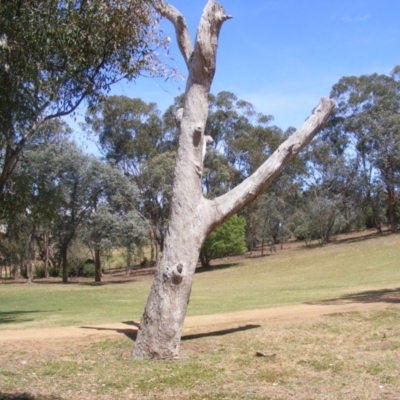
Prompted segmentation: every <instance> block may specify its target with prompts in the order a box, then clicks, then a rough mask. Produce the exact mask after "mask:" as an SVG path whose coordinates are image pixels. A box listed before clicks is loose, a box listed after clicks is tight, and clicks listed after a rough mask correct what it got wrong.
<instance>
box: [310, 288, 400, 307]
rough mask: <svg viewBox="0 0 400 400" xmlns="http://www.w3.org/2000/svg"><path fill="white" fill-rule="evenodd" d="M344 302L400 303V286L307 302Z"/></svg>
mask: <svg viewBox="0 0 400 400" xmlns="http://www.w3.org/2000/svg"><path fill="white" fill-rule="evenodd" d="M341 303H342V304H343V303H347V304H348V303H389V304H400V288H396V289H380V290H367V291H364V292H358V293H351V294H347V295H344V296H341V297H338V298H336V299H328V300H321V301H314V302H307V303H306V304H314V305H315V304H321V305H326V304H328V305H329V304H332V305H335V304H341Z"/></svg>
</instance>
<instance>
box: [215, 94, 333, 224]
mask: <svg viewBox="0 0 400 400" xmlns="http://www.w3.org/2000/svg"><path fill="white" fill-rule="evenodd" d="M334 106H335V102H334V101H333V100H331V99H328V98H322V99H321V102H320V104H319V105H318V106H317V107H316V108H315V110H314V112H313V114H312V115H311V116H310V117H309V118H308V119H307V121H306V122H304V124H303V125H302V126H301V128H300V129H298V130H297V131H296V132H295V133H294V134H293V135H292V136H290V137H289V138H288V139H287V140H286V141H285V142H283V143H282V144H281V145H280V146H279V147H278V149H276V151H275V152H274V153H273V154H272V155H271V157H269V158H268V160H266V161H265V162H264V163H263V164H262V165H261V166H260V167H259V168H258V169H257V170H256V171H255V172H254V173H253V174H252V175H251V176H249V177H248V178H247V179H245V180H244V181H243V182H242V183H241V184H240V185H238V186H236V187H235V188H234V189H232V190H231V191H230V192H228V193H226V194H224V195H222V196H220V197H218V198H216V199H214V200H212V201H210V202H209V205H210V206H211V209H212V210H213V212H212V213H211V214H212V216H211V218H212V219H213V220H212V222H211V223H210V229H212V228H213V227H214V226H217V225H218V224H219V223H221V221H223V220H225V219H226V218H228V217H229V216H231V215H233V214H234V213H236V212H237V211H239V210H240V209H241V208H243V207H244V206H245V205H246V204H248V203H250V202H251V201H253V200H254V199H255V198H256V197H257V196H259V195H260V194H261V193H262V192H263V191H264V190H265V189H266V188H267V187H268V186H269V185H270V184H271V183H272V181H273V180H274V179H275V178H276V176H277V175H278V174H279V173H280V172H281V171H282V169H283V168H284V167H285V166H286V165H287V164H288V163H289V162H290V161H291V160H292V159H293V158H294V157H295V156H296V155H297V154H298V153H299V152H300V151H301V150H302V149H303V148H304V147H305V146H307V145H308V143H310V141H311V140H312V139H313V137H314V136H315V135H316V134H317V133H318V131H319V130H320V129H321V128H322V127H323V126H324V125H325V123H326V121H327V120H328V118H329V115H330V114H331V113H332V111H333V108H334Z"/></svg>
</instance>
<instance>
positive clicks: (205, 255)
mask: <svg viewBox="0 0 400 400" xmlns="http://www.w3.org/2000/svg"><path fill="white" fill-rule="evenodd" d="M245 231H246V221H245V219H244V218H243V217H239V216H238V215H233V216H232V217H231V218H229V219H228V220H227V221H225V222H224V223H223V224H222V225H221V226H219V227H218V228H216V229H215V230H214V231H213V232H211V233H210V234H209V235H208V237H207V239H206V240H205V241H204V243H203V246H202V248H201V251H200V261H201V265H202V266H203V267H210V261H211V260H213V259H216V258H221V257H228V256H234V255H240V254H244V253H245V252H246V232H245Z"/></svg>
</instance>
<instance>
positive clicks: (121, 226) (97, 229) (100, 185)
mask: <svg viewBox="0 0 400 400" xmlns="http://www.w3.org/2000/svg"><path fill="white" fill-rule="evenodd" d="M89 161H90V164H89V165H88V168H87V170H83V171H82V174H83V175H88V176H89V178H90V182H89V183H88V186H89V188H90V192H88V193H89V196H88V197H87V200H86V201H87V204H88V214H87V216H86V217H85V218H84V220H83V221H82V231H83V235H82V236H83V238H84V241H85V242H86V243H87V244H88V246H89V247H90V249H91V250H92V252H93V255H94V264H95V281H96V282H100V281H101V276H102V268H101V253H102V252H104V251H107V250H110V249H111V248H112V247H114V246H121V243H122V247H124V248H126V249H127V270H128V271H129V270H130V268H131V258H132V257H131V253H132V251H137V250H138V249H139V250H141V249H142V247H143V245H144V244H145V243H147V239H148V234H147V232H146V234H143V230H147V231H148V224H147V221H143V217H141V216H140V215H139V213H138V212H137V208H138V207H139V203H138V198H139V191H138V188H137V186H136V185H135V184H134V183H133V182H132V181H131V180H129V178H128V177H126V176H125V175H123V174H122V172H121V171H120V170H119V169H118V168H117V167H116V166H112V165H110V164H107V163H105V162H102V161H100V160H97V159H95V158H90V159H89ZM127 216H129V219H131V220H132V221H131V222H130V223H129V224H128V225H129V227H130V230H131V231H130V232H128V229H127V228H126V226H127V222H126V219H127V218H128V217H127Z"/></svg>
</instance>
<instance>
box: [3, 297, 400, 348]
mask: <svg viewBox="0 0 400 400" xmlns="http://www.w3.org/2000/svg"><path fill="white" fill-rule="evenodd" d="M388 303H389V304H390V305H392V306H397V307H399V308H400V291H399V290H387V291H383V292H381V291H371V292H366V295H365V296H364V297H363V296H358V297H355V298H349V299H344V300H327V301H323V302H318V303H310V304H298V305H290V306H284V307H275V308H265V309H256V310H245V311H238V312H231V313H226V314H215V315H202V316H194V317H188V318H186V321H185V327H184V331H183V339H185V338H196V337H203V336H213V335H215V336H219V335H223V334H226V333H230V332H235V331H240V330H245V329H247V328H246V327H252V326H263V325H267V324H268V323H271V322H273V321H287V322H293V321H296V320H310V319H313V318H317V317H320V316H324V315H330V314H336V313H346V312H365V311H376V310H383V309H385V308H387V307H388ZM138 326H139V321H126V322H121V323H114V324H102V325H91V326H68V327H55V328H40V329H15V330H3V331H1V333H0V346H3V345H6V346H7V348H8V349H9V350H10V349H13V350H14V351H29V352H32V351H33V352H34V353H40V354H42V355H44V354H45V353H48V354H53V355H54V354H55V353H57V352H58V350H60V351H61V352H63V346H65V345H66V343H68V342H69V343H71V342H79V343H82V342H83V341H84V342H96V341H100V340H104V339H105V338H117V337H120V336H127V337H129V338H131V339H135V337H136V332H137V329H138ZM61 343H62V344H63V345H62V346H60V344H61Z"/></svg>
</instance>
